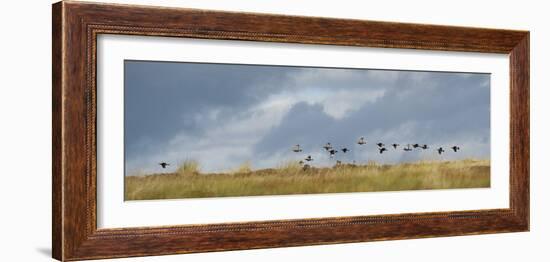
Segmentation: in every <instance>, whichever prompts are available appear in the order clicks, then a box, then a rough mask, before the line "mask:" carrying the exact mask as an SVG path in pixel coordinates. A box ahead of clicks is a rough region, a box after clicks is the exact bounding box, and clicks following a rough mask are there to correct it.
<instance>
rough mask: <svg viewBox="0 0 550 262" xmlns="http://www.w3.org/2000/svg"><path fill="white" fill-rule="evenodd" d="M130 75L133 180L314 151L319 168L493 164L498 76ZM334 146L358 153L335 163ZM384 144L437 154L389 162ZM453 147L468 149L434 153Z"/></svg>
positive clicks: (269, 69)
mask: <svg viewBox="0 0 550 262" xmlns="http://www.w3.org/2000/svg"><path fill="white" fill-rule="evenodd" d="M124 73H125V75H124V81H125V83H124V89H125V91H124V100H125V101H124V103H125V104H124V106H125V122H124V124H125V127H124V132H125V159H126V163H125V164H126V175H136V174H145V173H150V172H170V171H173V170H174V169H175V168H176V166H177V164H178V163H181V162H182V161H184V160H186V159H191V160H196V161H198V162H199V163H200V165H201V170H202V171H203V172H219V171H228V170H232V169H235V168H237V167H238V166H239V165H241V164H243V163H245V162H250V163H251V164H252V166H253V168H254V169H259V168H266V167H276V166H279V165H281V164H283V163H285V162H288V161H293V160H299V159H303V158H304V157H305V156H307V155H311V156H312V158H314V161H313V162H312V164H313V165H316V166H325V165H331V164H334V161H335V160H336V159H339V160H342V161H348V162H351V161H356V162H359V163H361V162H366V161H368V160H374V161H377V162H381V163H398V162H404V161H415V160H435V159H446V160H447V159H448V160H451V159H463V158H483V159H489V158H490V88H489V84H490V75H489V74H472V73H447V72H419V71H391V70H366V69H341V68H338V69H337V68H312V67H288V66H263V65H261V66H260V65H236V64H205V63H173V62H150V61H131V60H129V61H125V70H124ZM361 136H364V137H365V139H367V145H365V146H359V145H357V144H356V141H357V139H358V138H359V137H361ZM327 142H331V143H332V144H333V145H335V146H336V149H339V148H341V147H344V146H345V147H347V148H349V149H351V152H348V153H347V154H345V155H344V154H339V155H337V156H336V159H330V158H329V157H328V155H327V153H326V152H325V151H324V149H322V146H323V145H324V144H325V143H327ZM377 142H383V143H386V144H388V145H389V144H392V143H398V144H401V145H406V144H408V143H411V144H412V143H419V144H428V145H429V146H430V147H431V148H430V149H429V150H415V151H413V152H405V151H403V150H402V149H400V150H393V148H389V147H388V149H390V150H389V151H388V152H384V154H379V153H378V150H377V147H376V146H375V145H374V144H375V143H377ZM295 144H300V145H301V146H302V148H303V150H304V151H303V152H301V153H294V152H292V151H291V147H292V146H293V145H295ZM452 145H459V146H460V147H461V149H462V150H460V151H459V152H458V153H453V152H451V150H450V148H449V149H447V150H446V152H445V153H444V154H442V155H441V156H440V155H438V154H437V152H436V151H435V148H437V147H439V146H443V147H450V146H452ZM159 162H167V163H170V164H171V166H170V168H167V169H165V170H162V169H161V168H160V166H159V165H158V163H159Z"/></svg>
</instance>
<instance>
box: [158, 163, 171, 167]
mask: <svg viewBox="0 0 550 262" xmlns="http://www.w3.org/2000/svg"><path fill="white" fill-rule="evenodd" d="M159 165H160V166H161V167H162V168H166V167H167V166H169V165H170V164H168V163H165V162H162V163H159Z"/></svg>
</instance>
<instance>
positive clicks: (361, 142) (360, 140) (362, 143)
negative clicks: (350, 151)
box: [357, 137, 367, 145]
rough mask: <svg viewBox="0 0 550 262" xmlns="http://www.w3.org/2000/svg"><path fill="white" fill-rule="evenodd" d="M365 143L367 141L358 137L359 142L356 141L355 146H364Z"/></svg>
mask: <svg viewBox="0 0 550 262" xmlns="http://www.w3.org/2000/svg"><path fill="white" fill-rule="evenodd" d="M366 143H367V141H366V140H365V138H364V137H360V138H359V141H357V144H359V145H364V144H366Z"/></svg>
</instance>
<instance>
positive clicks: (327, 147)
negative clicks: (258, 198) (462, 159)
mask: <svg viewBox="0 0 550 262" xmlns="http://www.w3.org/2000/svg"><path fill="white" fill-rule="evenodd" d="M357 144H358V145H359V146H364V145H366V144H367V140H366V139H365V138H364V137H360V138H359V140H358V141H357ZM376 145H377V146H378V152H379V153H380V154H383V153H384V152H386V151H388V149H387V148H386V145H385V144H384V143H381V142H378V143H376ZM390 146H391V147H393V149H394V150H397V148H398V147H399V146H400V145H399V144H395V143H394V144H391V145H390ZM415 148H416V149H421V150H426V149H429V148H430V147H429V146H428V145H426V144H423V145H421V144H412V145H411V144H407V146H406V147H403V150H404V151H407V152H410V151H413V149H415ZM323 149H325V151H326V152H328V153H329V155H330V158H333V157H334V156H335V155H336V153H338V150H336V149H335V148H334V147H333V146H332V145H331V144H330V143H327V144H326V145H324V146H323ZM451 149H452V150H453V151H454V152H455V153H456V152H458V150H460V147H458V146H456V145H455V146H452V147H451ZM292 151H293V152H295V153H300V152H302V151H303V149H302V148H301V146H300V145H299V144H297V145H294V146H293V147H292ZM349 151H350V150H349V149H348V148H347V147H342V148H341V149H340V152H342V153H344V154H345V153H347V152H349ZM436 151H437V153H438V154H440V155H441V154H443V153H444V152H445V149H443V147H439V148H437V149H436ZM304 160H305V161H307V162H310V161H313V158H312V157H311V155H308V156H307V157H306V158H304ZM338 162H340V161H338ZM299 163H300V164H304V163H305V162H304V161H303V160H300V162H299Z"/></svg>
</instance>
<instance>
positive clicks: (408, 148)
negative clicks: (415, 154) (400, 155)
mask: <svg viewBox="0 0 550 262" xmlns="http://www.w3.org/2000/svg"><path fill="white" fill-rule="evenodd" d="M403 150H405V151H412V148H411V144H408V145H407V147H405V148H403Z"/></svg>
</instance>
